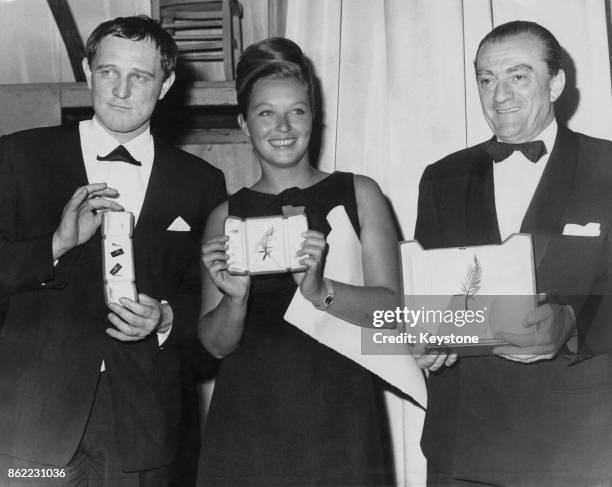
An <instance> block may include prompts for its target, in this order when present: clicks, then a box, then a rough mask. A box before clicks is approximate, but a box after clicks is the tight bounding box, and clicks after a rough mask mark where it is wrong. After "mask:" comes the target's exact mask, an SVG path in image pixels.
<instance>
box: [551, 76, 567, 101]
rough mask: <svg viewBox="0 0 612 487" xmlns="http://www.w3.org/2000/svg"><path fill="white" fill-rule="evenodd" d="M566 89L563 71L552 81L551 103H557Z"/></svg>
mask: <svg viewBox="0 0 612 487" xmlns="http://www.w3.org/2000/svg"><path fill="white" fill-rule="evenodd" d="M563 88H565V71H563V70H562V69H560V70H559V72H558V73H557V74H556V75H554V76H553V77H552V78H551V79H550V101H552V102H555V101H557V99H558V98H559V97H560V96H561V93H563Z"/></svg>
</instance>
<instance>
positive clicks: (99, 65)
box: [94, 64, 155, 78]
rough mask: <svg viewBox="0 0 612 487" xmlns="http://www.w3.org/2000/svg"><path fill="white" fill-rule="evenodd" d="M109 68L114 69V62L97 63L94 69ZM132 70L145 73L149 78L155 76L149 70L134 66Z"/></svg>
mask: <svg viewBox="0 0 612 487" xmlns="http://www.w3.org/2000/svg"><path fill="white" fill-rule="evenodd" d="M109 68H111V69H116V68H117V66H115V65H114V64H98V65H97V66H96V67H95V68H94V69H95V70H101V69H109ZM132 72H134V73H138V74H146V75H147V76H150V77H151V78H155V74H154V73H151V72H150V71H147V70H146V69H138V68H134V69H133V70H132Z"/></svg>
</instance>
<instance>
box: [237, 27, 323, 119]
mask: <svg viewBox="0 0 612 487" xmlns="http://www.w3.org/2000/svg"><path fill="white" fill-rule="evenodd" d="M262 78H296V79H298V80H300V81H301V82H302V83H304V85H305V86H306V89H307V90H308V101H309V102H310V108H311V110H313V111H314V79H313V74H312V68H311V65H310V61H308V59H306V57H305V56H304V53H303V52H302V50H301V49H300V46H298V45H297V44H296V43H295V42H293V41H290V40H289V39H285V38H284V37H271V38H269V39H264V40H263V41H260V42H257V43H255V44H251V45H250V46H249V47H247V48H246V49H245V51H244V52H243V53H242V56H240V61H239V62H238V66H237V67H236V95H237V98H238V109H239V110H240V113H242V115H243V116H245V117H246V115H247V109H248V106H249V100H250V98H251V92H252V91H253V85H254V84H255V82H256V81H258V80H260V79H262Z"/></svg>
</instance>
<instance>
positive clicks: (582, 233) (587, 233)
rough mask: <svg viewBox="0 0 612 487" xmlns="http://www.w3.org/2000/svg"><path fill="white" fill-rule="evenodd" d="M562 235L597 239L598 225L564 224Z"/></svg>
mask: <svg viewBox="0 0 612 487" xmlns="http://www.w3.org/2000/svg"><path fill="white" fill-rule="evenodd" d="M563 235H572V236H574V237H599V235H600V230H599V223H593V222H591V223H587V224H586V225H578V224H577V223H566V224H565V226H564V227H563Z"/></svg>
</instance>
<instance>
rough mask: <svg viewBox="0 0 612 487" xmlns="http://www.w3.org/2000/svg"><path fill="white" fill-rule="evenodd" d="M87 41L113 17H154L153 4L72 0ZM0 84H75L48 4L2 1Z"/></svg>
mask: <svg viewBox="0 0 612 487" xmlns="http://www.w3.org/2000/svg"><path fill="white" fill-rule="evenodd" d="M68 3H69V6H70V10H71V11H72V15H73V17H74V18H75V19H76V21H77V28H78V29H79V31H80V33H81V37H82V38H83V39H87V36H89V34H90V33H91V31H92V30H93V29H94V28H95V27H96V26H97V25H98V24H99V23H100V22H103V21H105V20H108V19H110V18H113V17H119V16H125V15H136V14H150V13H151V1H150V0H71V1H69V2H68ZM0 59H2V69H0V84H12V83H38V82H41V81H44V82H60V81H64V82H72V81H74V75H73V74H72V69H71V67H70V61H69V60H68V54H67V53H66V48H65V47H64V42H63V40H62V37H61V35H60V33H59V30H58V28H57V24H56V23H55V20H54V19H53V16H52V15H51V10H50V9H49V6H48V4H47V2H46V1H45V0H0Z"/></svg>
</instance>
